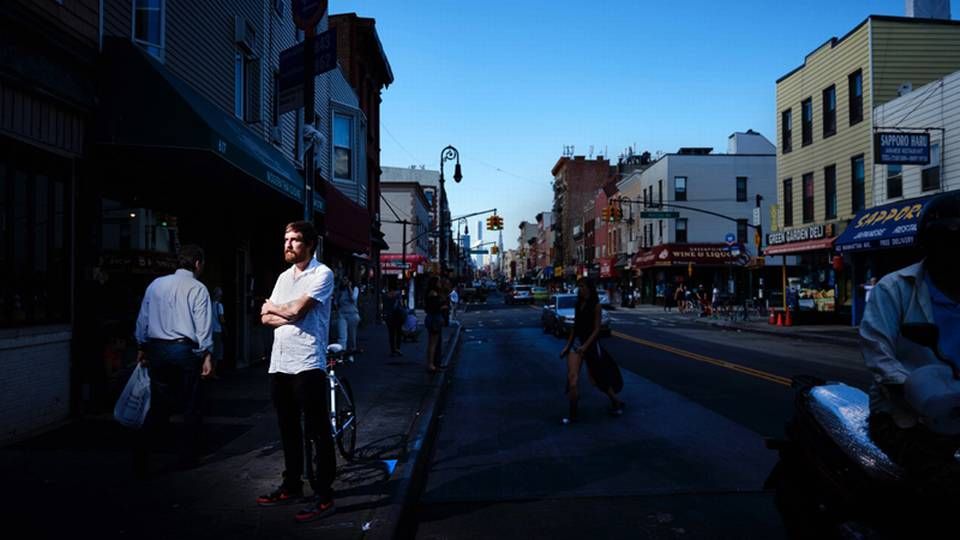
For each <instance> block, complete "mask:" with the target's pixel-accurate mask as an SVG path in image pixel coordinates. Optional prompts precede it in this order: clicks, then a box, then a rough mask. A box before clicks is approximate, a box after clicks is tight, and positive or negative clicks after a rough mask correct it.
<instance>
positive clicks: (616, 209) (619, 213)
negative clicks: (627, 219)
mask: <svg viewBox="0 0 960 540" xmlns="http://www.w3.org/2000/svg"><path fill="white" fill-rule="evenodd" d="M611 208H612V209H613V216H612V217H613V221H623V208H621V207H620V206H619V205H614V206H613V207H611Z"/></svg>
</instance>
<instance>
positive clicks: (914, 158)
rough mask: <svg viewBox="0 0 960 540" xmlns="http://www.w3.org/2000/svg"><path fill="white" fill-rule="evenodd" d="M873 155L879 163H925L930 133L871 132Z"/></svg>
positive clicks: (927, 160) (928, 153) (928, 154)
mask: <svg viewBox="0 0 960 540" xmlns="http://www.w3.org/2000/svg"><path fill="white" fill-rule="evenodd" d="M873 155H874V156H875V158H876V163H878V164H880V165H927V164H929V163H930V134H929V133H903V132H884V131H878V132H876V133H874V134H873Z"/></svg>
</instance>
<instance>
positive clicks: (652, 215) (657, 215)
mask: <svg viewBox="0 0 960 540" xmlns="http://www.w3.org/2000/svg"><path fill="white" fill-rule="evenodd" d="M640 217H641V218H643V219H675V218H678V217H680V212H640Z"/></svg>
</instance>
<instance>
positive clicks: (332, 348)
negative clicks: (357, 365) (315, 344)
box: [327, 343, 344, 354]
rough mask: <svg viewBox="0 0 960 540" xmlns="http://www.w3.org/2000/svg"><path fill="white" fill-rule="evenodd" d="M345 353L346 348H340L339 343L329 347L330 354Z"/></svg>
mask: <svg viewBox="0 0 960 540" xmlns="http://www.w3.org/2000/svg"><path fill="white" fill-rule="evenodd" d="M343 351H344V348H343V347H341V346H340V344H339V343H331V344H329V345H327V352H328V353H330V354H340V353H342V352H343Z"/></svg>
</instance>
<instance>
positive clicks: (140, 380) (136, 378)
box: [113, 364, 150, 429]
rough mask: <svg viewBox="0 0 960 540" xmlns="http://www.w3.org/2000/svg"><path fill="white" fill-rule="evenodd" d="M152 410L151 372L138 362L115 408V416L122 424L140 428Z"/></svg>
mask: <svg viewBox="0 0 960 540" xmlns="http://www.w3.org/2000/svg"><path fill="white" fill-rule="evenodd" d="M149 411H150V374H149V373H148V372H147V368H145V367H143V366H142V365H140V364H137V368H136V369H134V370H133V375H130V380H129V381H127V386H125V387H124V388H123V393H122V394H120V399H118V400H117V405H116V407H114V408H113V417H114V418H115V419H116V420H117V422H120V424H121V425H123V426H125V427H128V428H133V429H140V428H141V427H143V423H144V421H145V420H146V419H147V413H148V412H149Z"/></svg>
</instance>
